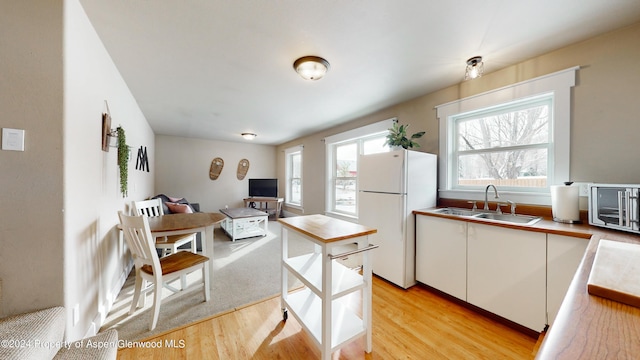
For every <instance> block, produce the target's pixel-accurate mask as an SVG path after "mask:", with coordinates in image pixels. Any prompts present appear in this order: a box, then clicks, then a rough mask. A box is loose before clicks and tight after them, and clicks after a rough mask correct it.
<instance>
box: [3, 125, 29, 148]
mask: <svg viewBox="0 0 640 360" xmlns="http://www.w3.org/2000/svg"><path fill="white" fill-rule="evenodd" d="M2 150H13V151H24V130H21V129H9V128H3V129H2Z"/></svg>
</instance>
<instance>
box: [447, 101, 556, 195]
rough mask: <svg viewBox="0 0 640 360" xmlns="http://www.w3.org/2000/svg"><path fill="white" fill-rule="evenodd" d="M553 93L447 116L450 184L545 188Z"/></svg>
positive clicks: (550, 151)
mask: <svg viewBox="0 0 640 360" xmlns="http://www.w3.org/2000/svg"><path fill="white" fill-rule="evenodd" d="M552 100H553V94H546V95H543V96H539V97H533V98H528V99H524V100H519V101H514V102H511V103H507V104H504V105H500V106H498V107H494V108H490V109H481V110H478V111H473V112H471V113H467V114H459V115H455V116H453V117H452V120H451V121H450V123H449V126H451V127H452V129H451V131H452V132H453V133H454V143H453V148H452V155H453V156H452V166H451V170H452V180H453V181H452V188H458V189H465V188H467V189H474V188H479V187H481V188H484V187H486V186H487V185H489V184H494V185H496V186H500V187H501V188H502V189H510V190H521V191H530V190H536V191H537V190H541V189H546V188H547V176H548V175H550V173H551V170H550V167H549V165H550V164H553V146H552V139H551V137H550V135H551V131H550V129H551V126H552V116H551V115H552V114H551V108H552Z"/></svg>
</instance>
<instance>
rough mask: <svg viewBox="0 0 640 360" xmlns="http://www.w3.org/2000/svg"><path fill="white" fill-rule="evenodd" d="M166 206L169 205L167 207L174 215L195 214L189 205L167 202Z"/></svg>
mask: <svg viewBox="0 0 640 360" xmlns="http://www.w3.org/2000/svg"><path fill="white" fill-rule="evenodd" d="M165 204H167V207H168V208H169V210H171V212H172V213H178V214H179V213H184V214H191V213H193V210H192V209H191V206H189V205H187V204H176V203H173V202H168V201H167V202H166V203H165Z"/></svg>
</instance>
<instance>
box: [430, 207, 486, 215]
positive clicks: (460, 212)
mask: <svg viewBox="0 0 640 360" xmlns="http://www.w3.org/2000/svg"><path fill="white" fill-rule="evenodd" d="M433 212H435V213H438V214H446V215H456V216H475V215H478V214H480V213H479V212H478V211H474V210H469V209H459V208H442V209H436V210H434V211H433Z"/></svg>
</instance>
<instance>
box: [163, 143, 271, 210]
mask: <svg viewBox="0 0 640 360" xmlns="http://www.w3.org/2000/svg"><path fill="white" fill-rule="evenodd" d="M155 156H156V159H155V164H156V168H155V169H152V171H154V170H155V174H154V176H155V190H156V192H157V193H158V194H165V195H168V196H172V197H185V198H187V200H189V201H191V202H196V203H200V208H201V211H204V212H218V210H219V209H221V208H224V206H225V205H228V206H229V207H230V208H231V207H242V206H243V205H244V203H243V201H242V199H243V198H245V197H247V196H248V179H250V178H274V177H276V151H275V146H269V145H256V144H251V143H250V142H247V143H233V142H224V141H213V140H202V139H191V138H184V137H178V136H167V135H157V136H156V151H155ZM216 157H220V158H222V159H223V160H224V168H223V170H222V173H221V174H220V176H219V177H218V179H217V180H211V179H209V167H210V166H211V161H212V160H213V159H214V158H216ZM241 159H247V160H249V162H250V164H251V165H250V166H249V172H248V173H247V175H246V177H245V178H244V180H238V179H237V177H236V171H237V168H238V162H239V161H240V160H241ZM282 181H283V179H280V183H279V190H280V196H282V195H283V194H284V187H283V186H284V183H283V182H282Z"/></svg>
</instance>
